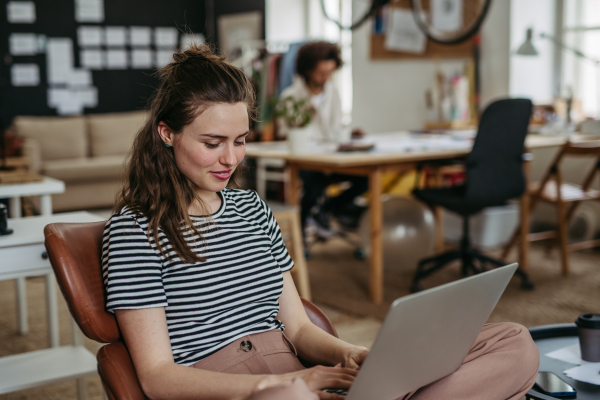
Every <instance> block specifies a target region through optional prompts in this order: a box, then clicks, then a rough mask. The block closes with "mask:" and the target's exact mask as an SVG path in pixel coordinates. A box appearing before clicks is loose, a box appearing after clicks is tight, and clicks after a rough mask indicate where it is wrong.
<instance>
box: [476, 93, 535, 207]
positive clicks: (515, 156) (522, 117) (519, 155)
mask: <svg viewBox="0 0 600 400" xmlns="http://www.w3.org/2000/svg"><path fill="white" fill-rule="evenodd" d="M532 108H533V105H532V103H531V100H529V99H506V100H499V101H495V102H494V103H492V104H490V105H489V106H488V107H487V108H486V110H485V111H484V112H483V115H482V116H481V121H480V123H479V129H478V131H477V136H476V138H475V143H474V145H473V150H472V151H471V153H470V154H469V158H468V160H467V189H466V190H467V193H466V198H467V199H468V200H469V202H472V203H481V204H484V205H490V206H491V205H495V204H498V205H500V204H502V203H503V202H505V201H506V200H508V199H512V198H515V197H518V196H521V194H523V192H524V191H525V176H524V175H523V149H524V145H525V136H526V135H527V127H528V126H529V119H530V117H531V112H532Z"/></svg>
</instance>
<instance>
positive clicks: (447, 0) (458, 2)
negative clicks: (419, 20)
mask: <svg viewBox="0 0 600 400" xmlns="http://www.w3.org/2000/svg"><path fill="white" fill-rule="evenodd" d="M462 17H463V0H433V1H432V2H431V22H432V24H433V27H434V28H435V29H438V30H440V31H445V32H452V31H457V30H459V29H460V28H461V27H462V19H463V18H462Z"/></svg>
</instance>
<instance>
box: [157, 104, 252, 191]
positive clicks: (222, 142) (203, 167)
mask: <svg viewBox="0 0 600 400" xmlns="http://www.w3.org/2000/svg"><path fill="white" fill-rule="evenodd" d="M248 127H249V120H248V111H247V107H246V103H242V102H240V103H235V104H229V103H216V104H213V105H211V106H209V107H208V108H207V109H206V110H204V112H203V113H201V114H200V115H199V116H197V117H196V119H194V121H193V122H192V123H191V124H189V125H187V126H185V127H184V128H183V129H182V131H181V133H179V134H174V133H173V132H172V131H171V130H170V129H169V128H168V127H167V126H166V125H165V124H164V123H163V122H160V123H159V126H158V131H159V133H160V135H161V137H162V139H163V141H164V142H165V143H169V144H170V145H171V146H173V151H174V154H175V162H176V164H177V168H178V169H179V170H180V171H181V172H182V173H183V174H184V175H185V176H186V177H187V178H188V179H189V180H190V181H192V182H193V183H194V184H195V185H196V188H197V194H198V195H199V196H200V197H201V198H202V199H203V200H205V201H208V200H210V199H211V198H212V197H213V196H214V193H215V192H218V191H220V190H223V189H224V188H225V187H226V186H227V183H228V182H229V178H230V177H231V174H233V171H235V168H236V167H237V166H238V164H239V163H240V162H241V161H242V159H243V158H244V153H245V141H246V136H247V135H248V133H249V132H248Z"/></svg>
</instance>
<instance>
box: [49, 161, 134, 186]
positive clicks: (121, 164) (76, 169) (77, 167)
mask: <svg viewBox="0 0 600 400" xmlns="http://www.w3.org/2000/svg"><path fill="white" fill-rule="evenodd" d="M43 173H44V175H47V176H49V177H52V178H56V179H60V180H62V181H65V182H74V181H90V180H114V179H124V177H125V157H124V156H105V157H91V158H80V159H75V160H54V161H47V162H44V166H43Z"/></svg>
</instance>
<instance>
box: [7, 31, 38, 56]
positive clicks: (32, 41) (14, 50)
mask: <svg viewBox="0 0 600 400" xmlns="http://www.w3.org/2000/svg"><path fill="white" fill-rule="evenodd" d="M8 44H9V46H10V54H12V55H13V56H33V55H35V54H36V53H37V51H38V41H37V36H36V35H35V33H11V34H10V36H9V37H8Z"/></svg>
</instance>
